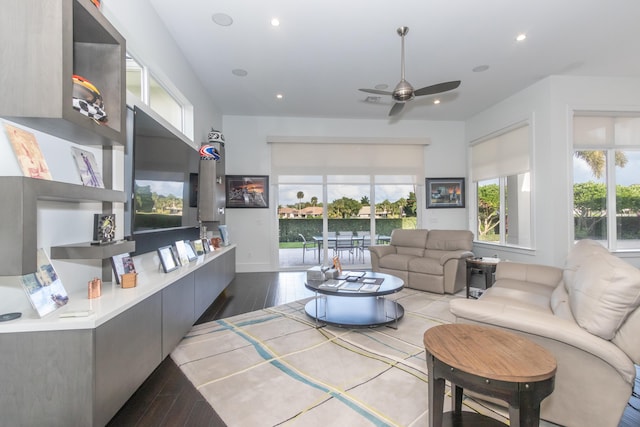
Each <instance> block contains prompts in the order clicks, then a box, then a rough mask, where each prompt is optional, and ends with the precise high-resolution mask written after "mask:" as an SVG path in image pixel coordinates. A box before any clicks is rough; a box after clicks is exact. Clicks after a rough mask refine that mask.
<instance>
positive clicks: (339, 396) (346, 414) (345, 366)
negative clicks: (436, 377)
mask: <svg viewBox="0 0 640 427" xmlns="http://www.w3.org/2000/svg"><path fill="white" fill-rule="evenodd" d="M391 298H393V299H397V300H398V302H399V303H400V304H402V305H403V307H404V308H405V316H404V318H403V319H402V320H401V321H400V323H399V327H398V329H397V330H396V329H392V328H388V327H379V328H372V329H342V328H336V327H331V326H327V327H324V328H319V329H316V328H315V324H314V321H313V320H312V319H310V318H309V317H308V316H307V315H306V314H305V312H304V303H305V302H306V301H308V300H302V301H296V302H294V303H290V304H285V305H281V306H277V307H272V308H268V309H264V310H258V311H254V312H251V313H246V314H242V315H238V316H234V317H230V318H226V319H222V320H217V321H212V322H209V323H205V324H200V325H197V326H194V327H193V329H192V330H191V331H190V332H189V333H188V334H187V336H185V338H184V339H183V340H182V342H181V343H180V344H179V345H178V347H177V348H176V349H175V350H174V351H173V353H172V354H171V357H172V358H173V360H174V361H175V362H176V364H177V365H178V366H179V367H180V369H182V371H183V372H184V373H185V375H186V376H187V377H188V378H189V380H190V381H191V382H192V383H193V384H194V385H195V386H196V388H197V389H198V390H199V391H200V392H201V393H202V394H203V395H204V396H205V398H206V399H207V401H208V402H209V403H210V404H211V405H212V406H213V408H214V409H215V410H216V412H217V413H218V414H219V415H220V417H221V418H222V419H223V420H224V421H225V423H226V424H227V425H228V426H252V427H253V426H305V427H306V426H312V427H313V426H323V427H325V426H418V425H419V426H424V425H427V414H428V407H427V406H428V402H427V384H428V378H427V375H426V372H427V366H426V360H425V352H424V347H423V344H422V336H423V334H424V332H425V331H426V330H427V329H428V328H430V327H432V326H435V325H439V324H442V323H451V322H453V321H454V319H453V317H452V315H451V314H450V312H449V301H450V300H451V299H452V298H460V296H451V295H437V294H430V293H426V292H420V291H415V290H411V289H403V290H402V291H401V292H399V293H397V294H395V295H392V296H391ZM447 391H448V390H447ZM449 405H450V399H445V410H448V409H449ZM464 409H465V410H473V411H478V412H481V413H483V414H487V415H490V416H493V417H495V418H497V419H499V420H501V421H503V422H505V421H506V419H505V418H504V411H502V410H501V409H496V408H494V407H492V406H489V405H487V404H485V403H482V404H480V403H478V402H476V401H474V400H472V399H470V398H466V399H465V401H464Z"/></svg>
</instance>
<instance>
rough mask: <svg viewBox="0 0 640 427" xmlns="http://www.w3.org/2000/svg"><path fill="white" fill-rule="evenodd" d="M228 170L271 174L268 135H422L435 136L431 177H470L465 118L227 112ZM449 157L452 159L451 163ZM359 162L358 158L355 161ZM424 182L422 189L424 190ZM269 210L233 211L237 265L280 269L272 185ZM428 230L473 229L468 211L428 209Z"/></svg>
mask: <svg viewBox="0 0 640 427" xmlns="http://www.w3.org/2000/svg"><path fill="white" fill-rule="evenodd" d="M223 128H224V135H225V140H226V146H225V149H226V173H227V174H228V175H242V174H247V175H270V173H271V152H270V146H269V144H267V142H266V141H267V136H308V137H388V138H389V140H390V143H392V142H391V141H392V140H393V137H420V138H428V139H430V140H431V143H430V145H429V146H427V147H425V151H424V153H425V158H424V161H425V176H427V177H464V176H466V147H465V144H464V124H463V123H462V122H430V121H412V120H405V121H402V120H401V121H399V122H395V123H389V122H388V121H387V120H351V119H321V118H293V117H246V116H224V123H223ZM443 159H450V161H445V160H443ZM354 161H357V159H354ZM423 185H424V183H422V186H421V187H420V189H421V191H424V186H423ZM270 190H271V191H270V196H271V201H270V208H269V209H227V214H226V223H227V226H228V228H229V231H230V234H231V240H232V241H233V242H234V243H237V244H238V248H237V252H236V257H237V258H236V259H237V269H238V271H239V272H243V271H273V270H277V268H278V260H277V250H278V230H277V209H276V207H275V204H274V198H273V195H274V194H275V188H273V187H272V188H271V189H270ZM419 218H421V223H420V224H419V227H422V228H440V229H444V228H454V229H458V228H467V213H466V209H430V210H427V209H425V207H424V206H422V210H421V212H420V216H419Z"/></svg>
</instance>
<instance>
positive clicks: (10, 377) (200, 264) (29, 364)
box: [0, 246, 235, 427]
mask: <svg viewBox="0 0 640 427" xmlns="http://www.w3.org/2000/svg"><path fill="white" fill-rule="evenodd" d="M158 262H159V260H158V258H157V255H156V254H153V253H148V254H144V255H141V256H139V257H136V258H135V263H136V266H137V267H139V269H140V273H139V277H140V282H139V284H138V286H137V287H136V288H132V289H120V288H119V287H116V286H113V285H110V286H109V287H108V288H105V289H103V295H102V297H100V298H99V299H97V300H95V304H94V305H93V306H92V309H93V311H94V314H93V315H92V316H90V317H85V318H71V319H60V318H58V317H57V316H56V315H55V314H53V315H51V316H48V317H47V318H45V319H39V320H31V321H28V320H24V321H23V320H19V321H14V322H10V323H7V324H6V326H5V328H6V329H5V330H4V331H3V333H0V348H2V351H1V352H0V384H2V385H3V387H4V391H3V393H0V414H1V417H0V425H3V426H4V425H7V426H21V425H24V426H36V425H42V426H45V425H46V426H51V427H55V426H64V427H67V426H83V427H85V426H104V425H105V424H107V423H108V422H109V420H111V418H113V416H114V415H115V414H116V413H117V411H118V410H119V409H120V408H121V407H122V405H123V404H124V403H125V402H126V401H127V400H128V399H129V398H130V397H131V395H132V394H133V393H134V392H135V391H136V390H137V388H138V387H140V385H141V384H142V383H143V382H144V380H145V379H146V378H147V377H148V376H149V375H150V374H151V372H153V370H154V369H155V368H156V367H157V366H158V365H159V364H160V362H161V361H162V360H163V359H164V358H165V357H166V356H167V355H169V353H170V352H171V351H172V350H173V349H174V348H175V346H176V344H178V342H179V341H180V340H181V339H182V338H183V337H184V335H185V334H186V333H187V332H188V331H189V329H190V328H191V327H192V326H193V323H194V322H195V320H196V319H197V318H198V317H200V315H201V314H202V312H203V311H204V309H206V307H209V306H210V305H211V304H212V303H213V301H214V300H215V299H216V298H217V297H218V296H219V295H220V294H221V293H222V291H223V290H224V289H225V288H226V287H227V285H228V284H229V283H230V282H231V281H232V280H233V278H234V276H235V246H230V247H225V248H223V249H221V250H218V251H215V252H213V253H210V254H207V255H205V256H203V257H200V259H198V260H197V261H194V262H192V263H190V264H189V265H187V266H184V267H181V268H180V269H178V270H174V271H173V272H171V273H168V274H165V273H162V272H161V271H159V270H158V268H157V266H158ZM79 299H80V298H73V296H72V298H71V301H70V302H69V305H71V306H70V307H68V308H69V309H71V310H76V309H78V308H83V306H82V302H79ZM85 301H86V300H85ZM66 309H67V307H65V308H63V309H62V310H66ZM9 328H10V329H9Z"/></svg>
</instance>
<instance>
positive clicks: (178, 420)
mask: <svg viewBox="0 0 640 427" xmlns="http://www.w3.org/2000/svg"><path fill="white" fill-rule="evenodd" d="M304 274H305V273H300V272H283V273H238V274H236V278H235V279H234V280H233V281H232V282H231V284H230V285H229V286H228V287H227V289H226V290H225V292H224V294H223V295H221V296H220V297H219V298H218V299H217V300H216V301H215V302H214V303H213V304H212V305H211V306H210V307H209V308H208V309H207V311H206V312H205V313H204V314H203V315H202V316H201V317H200V319H198V321H197V322H196V324H198V323H204V322H209V321H211V320H216V319H222V318H225V317H229V316H234V315H236V314H242V313H247V312H249V311H254V310H259V309H262V308H265V307H272V306H275V305H279V304H284V303H287V302H291V301H296V300H299V299H302V298H305V297H308V296H311V295H312V293H311V292H310V291H308V290H306V288H305V287H304V286H302V283H303V282H304ZM108 426H109V427H122V426H136V427H143V426H150V427H151V426H153V427H156V426H167V427H177V426H193V427H205V426H209V427H225V426H226V425H225V423H224V422H223V421H222V420H221V419H220V417H219V416H218V414H216V412H215V411H214V410H213V409H212V408H211V406H210V405H209V404H208V403H207V401H205V400H204V398H203V397H202V395H201V394H200V392H198V391H197V390H196V388H195V387H194V386H193V385H192V384H191V383H190V382H189V380H188V379H187V377H185V376H184V374H183V373H182V371H180V368H178V367H177V366H176V364H175V363H174V362H173V360H172V359H171V357H167V358H166V359H165V360H164V361H162V363H161V364H160V366H158V368H156V370H155V371H154V372H153V373H152V374H151V375H150V376H149V378H148V379H147V380H146V381H145V382H144V383H143V384H142V385H141V386H140V388H139V389H138V390H137V391H136V392H135V393H134V394H133V396H131V398H130V399H129V400H128V401H127V403H126V404H125V405H124V406H123V407H122V408H121V409H120V411H119V412H118V413H117V414H116V415H115V416H114V417H113V419H112V420H111V421H110V422H109V424H108Z"/></svg>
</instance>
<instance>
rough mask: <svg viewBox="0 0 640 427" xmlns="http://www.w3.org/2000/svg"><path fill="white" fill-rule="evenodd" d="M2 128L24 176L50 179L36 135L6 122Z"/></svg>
mask: <svg viewBox="0 0 640 427" xmlns="http://www.w3.org/2000/svg"><path fill="white" fill-rule="evenodd" d="M4 128H5V130H6V131H7V136H8V137H9V141H10V142H11V147H12V148H13V152H14V153H15V155H16V157H17V158H18V163H20V167H21V168H22V173H23V174H24V176H28V177H29V178H38V179H48V180H51V179H52V178H51V172H50V171H49V167H48V166H47V162H46V161H45V160H44V156H43V155H42V151H40V146H39V145H38V141H37V140H36V136H35V135H34V134H32V133H31V132H27V131H26V130H23V129H20V128H17V127H15V126H11V125H10V124H8V123H5V124H4Z"/></svg>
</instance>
